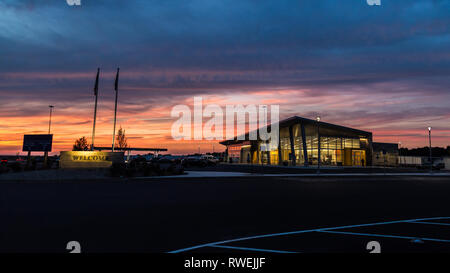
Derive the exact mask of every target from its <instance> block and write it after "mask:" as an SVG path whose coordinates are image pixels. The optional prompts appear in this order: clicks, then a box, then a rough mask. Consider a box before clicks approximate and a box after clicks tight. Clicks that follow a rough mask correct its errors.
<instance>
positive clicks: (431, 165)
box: [428, 126, 433, 173]
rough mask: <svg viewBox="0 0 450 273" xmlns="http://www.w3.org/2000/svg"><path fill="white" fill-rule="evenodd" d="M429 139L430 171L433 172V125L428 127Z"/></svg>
mask: <svg viewBox="0 0 450 273" xmlns="http://www.w3.org/2000/svg"><path fill="white" fill-rule="evenodd" d="M428 141H429V145H430V173H433V161H432V160H433V159H432V152H431V126H429V127H428Z"/></svg>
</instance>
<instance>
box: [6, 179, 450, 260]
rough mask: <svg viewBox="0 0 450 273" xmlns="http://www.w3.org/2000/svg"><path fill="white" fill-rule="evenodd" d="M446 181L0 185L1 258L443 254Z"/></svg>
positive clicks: (449, 204)
mask: <svg viewBox="0 0 450 273" xmlns="http://www.w3.org/2000/svg"><path fill="white" fill-rule="evenodd" d="M448 192H450V178H449V177H447V176H440V177H438V176H364V177H361V176H358V177H355V176H345V177H336V176H335V177H324V176H320V177H317V176H282V177H280V176H263V177H261V176H251V175H248V176H241V177H183V176H180V177H177V178H160V179H156V180H155V179H153V178H151V179H150V178H148V179H123V180H119V181H116V180H114V181H107V180H106V181H105V180H102V181H95V182H94V181H79V180H77V179H74V180H67V181H64V183H58V182H55V183H49V182H45V181H32V182H30V183H13V182H10V183H6V182H5V183H0V219H1V222H2V225H0V252H9V253H11V252H13V253H14V252H33V253H34V252H39V253H41V252H60V253H67V252H68V250H67V249H66V246H67V243H68V242H70V241H77V242H79V243H80V245H81V248H82V251H83V252H87V253H99V252H101V253H104V252H114V253H115V252H121V253H123V252H144V253H147V252H150V253H154V252H156V253H170V252H172V253H176V252H178V253H183V254H188V255H189V254H190V253H199V252H201V253H218V252H219V253H224V252H225V253H273V252H274V251H275V252H280V253H290V252H300V253H311V252H312V253H316V252H361V253H367V252H368V251H369V250H368V249H367V246H368V244H369V242H372V241H375V242H378V243H379V244H380V246H381V251H382V252H450V243H449V240H450V229H449V228H448V227H449V226H448V225H449V224H450V221H449V219H450V218H449V217H450V210H449V208H450V199H449V198H448Z"/></svg>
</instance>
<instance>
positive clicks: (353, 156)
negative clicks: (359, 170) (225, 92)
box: [229, 118, 372, 166]
mask: <svg viewBox="0 0 450 273" xmlns="http://www.w3.org/2000/svg"><path fill="white" fill-rule="evenodd" d="M299 119H300V118H299ZM305 120H306V119H305ZM319 136H320V164H321V165H328V166H366V165H368V164H371V159H370V157H371V141H372V134H371V133H369V132H364V131H359V130H355V129H351V128H347V127H342V126H337V125H332V124H328V123H322V122H321V123H320V124H319V123H317V122H315V121H313V120H306V122H291V123H289V124H287V125H283V124H281V125H280V140H279V147H278V149H277V150H274V151H270V152H265V151H261V150H260V144H261V141H253V143H254V145H252V147H253V150H252V151H249V153H248V154H250V155H252V156H251V157H252V158H251V160H248V159H247V160H243V159H241V160H240V162H241V163H246V162H250V161H251V162H252V163H253V164H271V165H285V166H290V165H297V166H302V165H304V166H308V165H317V164H318V163H319V150H318V149H319ZM229 146H231V145H229Z"/></svg>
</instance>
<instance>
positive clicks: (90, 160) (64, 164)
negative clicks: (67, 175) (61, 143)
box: [59, 151, 124, 169]
mask: <svg viewBox="0 0 450 273" xmlns="http://www.w3.org/2000/svg"><path fill="white" fill-rule="evenodd" d="M123 161H124V153H123V152H114V153H112V152H95V151H70V152H69V151H67V152H61V154H60V159H59V166H60V168H63V169H67V168H108V167H111V165H112V164H113V163H123Z"/></svg>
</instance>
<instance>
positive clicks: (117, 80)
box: [114, 68, 120, 91]
mask: <svg viewBox="0 0 450 273" xmlns="http://www.w3.org/2000/svg"><path fill="white" fill-rule="evenodd" d="M119 69H120V68H117V74H116V81H115V82H114V89H115V90H116V91H117V90H118V89H119Z"/></svg>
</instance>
